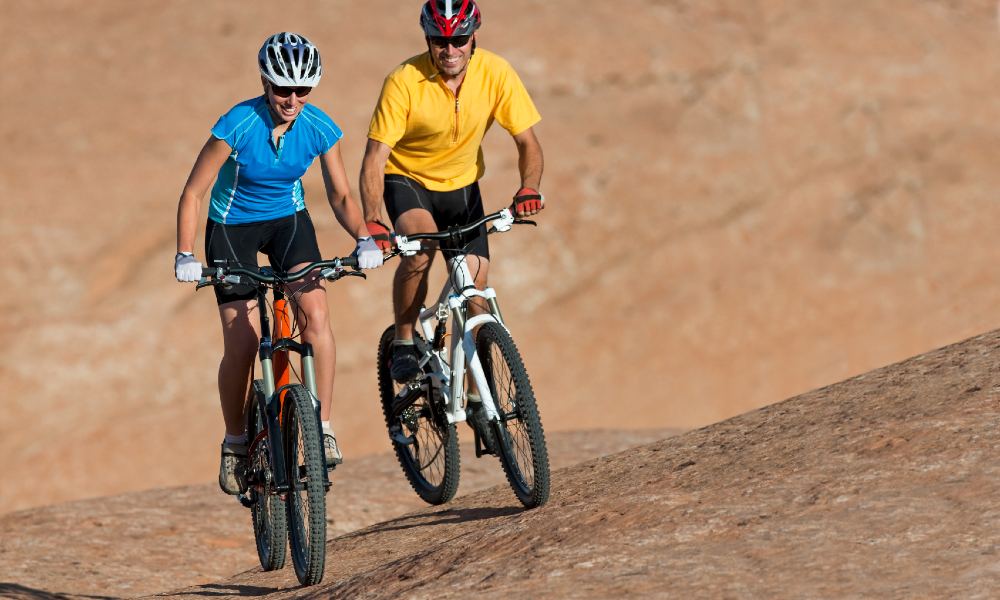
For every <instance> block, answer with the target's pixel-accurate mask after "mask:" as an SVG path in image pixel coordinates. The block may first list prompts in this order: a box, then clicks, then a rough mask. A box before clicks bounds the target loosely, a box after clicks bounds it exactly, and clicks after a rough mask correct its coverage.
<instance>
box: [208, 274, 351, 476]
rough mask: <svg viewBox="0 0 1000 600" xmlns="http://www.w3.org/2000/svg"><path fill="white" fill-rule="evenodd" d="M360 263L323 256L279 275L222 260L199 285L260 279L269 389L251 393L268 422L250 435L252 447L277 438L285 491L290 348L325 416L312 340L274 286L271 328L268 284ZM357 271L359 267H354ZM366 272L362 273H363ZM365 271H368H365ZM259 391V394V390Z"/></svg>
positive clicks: (275, 452) (276, 464)
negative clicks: (298, 334)
mask: <svg viewBox="0 0 1000 600" xmlns="http://www.w3.org/2000/svg"><path fill="white" fill-rule="evenodd" d="M346 266H355V267H356V266H357V261H356V259H354V258H353V257H351V258H349V259H344V258H339V259H334V260H330V261H319V262H316V263H313V264H311V265H309V266H307V267H306V268H304V269H302V270H301V271H299V272H297V273H295V274H291V275H290V276H288V277H287V278H286V279H283V280H281V279H278V278H276V277H275V276H274V272H273V271H271V270H270V269H269V268H265V269H262V270H260V271H259V272H254V271H248V270H246V269H243V268H240V267H228V266H220V267H214V268H211V267H210V268H205V269H203V270H202V280H201V281H200V282H199V283H198V288H199V289H200V288H201V287H203V286H205V285H212V284H213V282H216V283H218V282H222V283H239V282H241V281H242V280H241V277H248V278H249V279H250V280H251V281H254V282H255V283H254V285H255V287H256V291H257V312H258V316H259V319H260V345H259V349H258V356H259V359H260V367H261V380H262V384H263V390H262V391H263V394H262V395H261V396H259V397H254V398H252V399H250V401H251V402H258V403H259V404H260V409H261V413H262V414H264V415H266V418H267V426H266V428H265V430H264V431H262V432H261V433H260V434H259V435H258V436H257V437H256V438H255V439H253V440H249V443H250V452H253V449H254V447H256V446H257V444H259V443H261V442H262V441H263V439H264V438H265V437H266V438H267V439H269V440H270V441H271V443H269V444H268V450H269V452H268V455H269V459H270V466H271V470H272V475H273V477H274V483H275V489H276V490H277V491H278V492H280V493H283V492H287V491H288V490H289V482H288V475H287V473H286V470H285V466H286V463H285V456H284V448H283V444H282V443H281V442H282V440H283V436H282V434H281V418H282V417H281V415H282V414H283V411H282V408H283V403H284V396H285V391H286V390H287V389H288V388H289V387H290V386H291V385H292V383H291V375H290V370H291V369H290V366H289V361H288V354H289V352H295V353H297V354H298V355H299V356H300V357H301V361H302V364H301V368H302V371H301V372H302V384H303V385H304V386H305V388H306V389H307V390H308V391H309V394H310V396H311V397H312V401H313V408H314V410H315V411H316V421H317V423H318V422H319V421H320V403H319V396H318V394H317V391H316V371H315V364H314V358H313V349H312V346H311V345H310V344H308V343H305V342H301V343H300V342H296V341H295V340H294V339H292V338H291V315H290V310H289V306H288V301H287V300H286V299H285V297H284V294H283V293H282V292H281V290H279V289H278V288H277V286H275V287H274V304H273V308H274V313H275V323H274V329H273V330H272V328H271V320H270V318H269V316H268V303H267V290H268V289H269V287H268V286H267V285H265V284H268V283H269V284H275V283H279V282H281V281H284V282H291V281H297V280H299V279H301V278H303V277H304V276H305V275H306V274H307V273H309V272H311V271H312V270H313V269H314V268H320V267H324V269H323V271H322V273H321V276H322V277H324V278H327V279H329V278H330V276H331V275H332V276H334V279H332V280H335V279H336V278H339V277H338V276H337V275H338V274H339V273H344V271H343V267H346ZM350 274H355V273H350ZM358 275H360V273H358ZM361 276H362V277H363V275H361ZM254 396H256V395H255V394H254ZM323 483H324V486H325V487H327V488H329V486H330V479H329V475H328V473H327V472H326V471H325V470H324V472H323Z"/></svg>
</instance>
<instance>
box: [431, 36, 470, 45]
mask: <svg viewBox="0 0 1000 600" xmlns="http://www.w3.org/2000/svg"><path fill="white" fill-rule="evenodd" d="M471 39H472V36H471V35H454V36H452V37H443V36H432V37H431V38H430V40H431V45H432V46H434V47H435V48H446V47H447V46H448V44H451V45H452V46H454V47H455V48H464V47H465V45H466V44H468V43H469V40H471Z"/></svg>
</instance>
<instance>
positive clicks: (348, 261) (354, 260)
mask: <svg viewBox="0 0 1000 600" xmlns="http://www.w3.org/2000/svg"><path fill="white" fill-rule="evenodd" d="M340 265H341V266H343V267H352V268H354V269H357V268H358V257H357V256H354V255H351V256H345V257H344V258H342V259H340Z"/></svg>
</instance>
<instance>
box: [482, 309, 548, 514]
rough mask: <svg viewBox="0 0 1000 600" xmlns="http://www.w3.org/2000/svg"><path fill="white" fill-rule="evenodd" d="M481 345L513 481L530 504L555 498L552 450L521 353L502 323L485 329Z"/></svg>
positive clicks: (519, 495)
mask: <svg viewBox="0 0 1000 600" xmlns="http://www.w3.org/2000/svg"><path fill="white" fill-rule="evenodd" d="M476 351H477V352H478V354H479V361H480V362H481V363H482V366H483V373H484V375H485V376H486V381H487V382H489V386H490V395H492V396H493V402H494V403H495V404H496V409H497V412H498V413H499V414H500V419H499V420H498V421H496V422H494V423H493V425H494V427H495V428H496V434H497V435H496V438H497V440H498V441H499V442H500V443H499V446H500V462H501V464H502V465H503V470H504V472H505V473H506V474H507V481H509V482H510V486H511V488H512V489H513V490H514V494H516V495H517V499H518V500H520V501H521V503H522V504H523V505H524V506H525V507H527V508H534V507H536V506H541V505H542V504H545V502H546V501H548V499H549V455H548V450H547V449H546V447H545V432H544V431H543V430H542V420H541V417H539V415H538V406H537V404H536V403H535V393H534V391H532V389H531V382H530V381H529V380H528V372H527V371H526V370H525V368H524V362H523V361H522V360H521V354H520V353H519V352H518V351H517V346H515V345H514V340H513V339H511V337H510V334H509V333H507V330H506V329H505V328H504V327H503V326H502V325H500V324H499V323H486V324H485V325H483V326H482V327H481V328H480V329H479V334H478V335H477V336H476Z"/></svg>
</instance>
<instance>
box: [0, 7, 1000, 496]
mask: <svg viewBox="0 0 1000 600" xmlns="http://www.w3.org/2000/svg"><path fill="white" fill-rule="evenodd" d="M409 4H412V6H409ZM409 4H407V5H406V6H405V7H404V6H403V4H402V3H400V2H398V1H390V0H371V1H369V2H365V3H346V2H320V1H317V0H301V1H299V2H296V3H291V4H275V3H265V2H240V3H232V2H221V1H218V0H214V1H213V0H201V1H198V2H195V1H193V0H174V1H171V2H153V1H151V0H138V1H131V2H125V1H123V0H97V1H94V2H86V3H83V2H78V1H73V0H39V1H36V2H30V3H28V2H13V1H8V2H5V3H4V4H3V18H2V19H0V39H3V40H5V41H6V43H5V47H4V51H3V52H0V82H2V83H3V92H2V93H0V108H2V110H0V114H2V115H3V118H2V119H0V142H2V144H0V146H2V148H3V150H2V154H0V157H2V160H0V198H2V206H3V211H2V218H0V240H2V242H0V243H2V249H3V251H4V259H5V260H4V261H3V263H2V266H0V275H2V276H3V280H4V281H5V285H4V287H3V291H2V292H0V309H2V311H3V313H2V314H3V315H4V316H5V317H6V318H5V322H6V324H7V327H6V331H7V332H8V333H9V335H8V337H7V349H8V350H7V352H6V356H7V360H5V361H3V363H2V365H0V383H2V384H3V390H4V397H5V401H4V405H3V406H4V410H3V414H2V416H0V455H2V456H4V457H5V461H4V462H5V477H4V481H3V483H2V484H0V512H7V511H13V510H17V509H22V508H28V507H35V506H40V505H47V504H52V503H56V502H62V501H66V500H74V499H79V498H86V497H93V496H103V495H108V494H117V493H120V492H126V491H134V490H145V489H149V488H156V487H160V486H173V485H182V484H192V483H204V482H210V481H212V479H213V478H214V477H215V471H216V469H217V445H218V439H219V437H220V436H221V429H222V425H221V418H220V415H219V411H218V407H217V402H218V401H217V397H216V391H215V371H216V365H217V359H218V355H219V353H220V343H219V342H220V334H219V332H218V325H217V318H216V313H215V308H214V301H213V299H212V298H211V294H210V292H207V291H205V292H201V293H198V294H195V293H194V292H193V290H192V289H191V288H190V287H186V286H182V285H180V284H177V283H176V282H174V281H173V277H172V273H171V257H172V256H173V253H174V242H173V239H174V214H175V210H176V201H177V196H178V194H179V192H180V189H181V186H182V185H183V183H184V180H185V178H186V176H187V173H188V171H189V169H190V166H191V164H192V162H193V160H194V157H195V155H196V153H197V151H198V149H199V148H200V146H201V144H202V143H203V142H204V140H205V138H206V137H207V136H208V130H209V128H210V126H211V125H212V123H214V121H215V119H216V118H217V116H218V115H219V114H221V113H222V112H224V111H225V110H226V109H228V108H229V107H230V106H231V105H232V104H234V103H236V102H237V101H240V100H243V99H245V98H248V97H251V96H253V95H255V94H257V93H259V83H258V78H257V73H256V68H255V65H254V54H255V52H256V50H257V48H258V46H259V44H260V43H261V41H262V40H263V39H264V38H265V37H266V36H267V35H269V34H271V33H273V32H275V31H278V30H294V31H299V32H301V33H304V34H306V35H308V36H309V37H311V38H312V39H313V40H314V41H315V42H316V43H317V44H318V45H319V46H320V48H321V49H322V51H323V56H324V60H325V63H326V65H327V75H326V77H325V78H324V81H323V83H322V85H321V86H320V87H319V88H318V89H317V91H316V92H315V94H314V95H312V96H310V99H311V100H312V101H313V102H314V103H316V104H317V105H319V106H321V107H322V108H324V109H325V110H327V111H328V112H329V113H330V114H331V115H332V116H333V117H334V118H335V119H336V120H337V121H338V122H339V123H340V124H341V125H342V126H343V128H344V129H345V131H346V134H347V136H346V138H345V139H344V141H343V144H344V153H345V159H346V163H347V168H348V173H349V176H350V177H351V179H352V181H355V180H356V176H357V172H358V168H359V163H360V159H361V153H362V147H363V143H364V139H365V132H366V127H367V121H368V118H369V116H370V113H371V108H372V105H373V103H374V101H375V98H376V96H377V94H378V89H379V84H380V82H381V78H382V77H383V76H384V75H385V73H386V72H387V71H388V70H389V69H390V68H392V66H393V65H395V64H397V63H398V62H399V61H401V60H403V59H404V58H406V57H408V56H410V55H412V54H415V53H417V52H419V51H421V47H422V41H421V40H420V33H419V30H418V29H417V25H416V20H417V10H418V9H417V6H418V4H419V3H417V2H413V3H409ZM483 12H484V18H485V23H484V26H483V29H482V30H481V36H480V43H481V45H482V46H483V47H485V48H489V49H491V50H494V51H497V52H499V53H500V54H501V55H503V56H505V57H506V58H508V59H509V60H510V61H511V62H512V63H513V64H514V65H515V67H517V68H518V70H519V71H520V73H521V75H522V77H523V79H524V81H525V83H526V84H527V86H528V88H529V90H530V91H531V92H532V94H533V96H534V98H535V100H536V103H537V104H538V106H539V109H540V111H541V112H542V114H543V117H544V120H543V121H542V123H541V124H540V125H539V126H538V134H539V137H540V139H541V140H542V143H543V145H544V148H545V151H546V158H547V170H546V175H545V179H544V185H543V188H544V190H543V191H544V192H545V194H546V197H547V200H548V208H547V210H546V211H545V213H544V214H543V215H542V217H541V218H540V219H539V221H540V224H541V226H540V227H539V228H538V229H537V230H517V231H516V232H515V233H513V234H511V235H507V236H504V237H503V238H499V239H497V240H496V243H495V247H494V253H495V256H496V260H495V263H494V264H495V269H494V283H495V285H496V287H497V289H498V291H499V292H500V295H501V300H502V304H503V307H504V309H505V314H506V316H507V317H508V319H509V321H510V323H511V326H512V328H513V330H514V333H515V336H516V338H517V340H518V344H519V346H520V347H521V350H522V352H523V354H524V355H525V357H526V360H527V362H528V365H529V369H530V372H531V375H532V378H533V382H534V384H535V387H536V390H537V392H538V397H539V399H540V404H541V407H542V415H543V418H544V422H545V425H546V428H547V429H548V430H550V431H553V432H556V431H574V430H582V429H588V428H593V427H607V428H617V429H633V428H646V427H657V428H666V427H679V428H690V427H695V426H700V425H705V424H708V423H713V422H715V421H718V420H720V419H723V418H725V417H729V416H732V415H736V414H739V413H743V412H745V411H747V410H749V409H752V408H755V407H759V406H762V405H766V404H769V403H772V402H775V401H778V400H781V399H783V398H786V397H789V396H792V395H794V394H796V393H799V392H803V391H806V390H810V389H813V388H816V387H818V386H821V385H825V384H828V383H832V382H835V381H839V380H842V379H844V378H846V377H848V376H851V375H855V374H858V373H862V372H865V371H868V370H869V369H872V368H874V367H877V366H880V365H884V364H887V363H889V362H893V361H895V360H898V359H902V358H904V357H908V356H912V355H914V354H918V353H920V352H923V351H926V350H928V349H930V348H934V347H938V346H941V345H944V344H946V343H950V342H953V341H957V340H960V339H964V338H966V337H968V336H971V335H973V334H976V333H980V332H982V331H986V330H989V329H992V328H994V327H996V326H997V321H998V318H997V317H998V312H997V310H996V309H995V308H994V305H995V296H996V294H995V284H994V279H995V273H996V265H997V264H998V262H1000V260H998V259H1000V250H998V246H997V245H996V244H995V243H993V240H994V237H995V232H996V231H997V230H998V225H1000V217H998V214H1000V213H998V211H997V204H998V194H997V191H996V190H997V189H1000V171H998V170H997V169H996V167H995V166H996V165H997V164H998V162H1000V144H997V142H996V140H997V139H998V137H1000V105H998V103H997V102H996V101H995V95H996V91H997V89H998V84H1000V66H998V65H1000V62H998V59H1000V43H998V30H997V15H996V5H995V3H993V2H991V1H989V2H988V1H986V0H967V1H964V2H953V1H948V0H938V1H931V0H883V1H880V2H865V1H861V0H845V1H840V2H831V1H829V0H827V1H823V0H799V1H797V2H790V1H782V0H759V1H756V2H737V1H734V0H703V1H700V2H688V1H686V0H673V1H671V0H624V1H622V2H615V3H596V2H586V3H580V2H570V1H568V0H552V1H550V2H546V3H535V2H527V1H522V0H507V1H505V2H498V1H490V0H483ZM486 146H487V148H486V152H487V163H488V174H487V177H486V179H485V180H484V181H483V187H484V192H485V194H486V197H487V204H488V208H498V207H500V206H502V205H503V204H504V203H505V202H506V200H505V199H506V198H508V197H509V195H510V194H511V193H512V191H513V190H514V188H515V187H516V183H517V182H516V174H515V173H516V170H515V165H516V153H515V152H514V148H513V144H512V143H511V142H510V141H509V138H508V137H507V136H506V134H504V132H503V131H502V130H498V131H494V132H492V133H491V134H490V135H489V136H488V138H487V142H486ZM306 186H307V194H308V198H309V201H310V202H311V205H312V206H313V212H314V214H315V215H316V217H317V219H316V220H317V221H318V222H319V229H320V236H321V239H320V244H321V247H322V248H323V249H324V251H325V252H326V253H328V254H343V253H346V252H348V251H349V250H350V249H351V242H350V240H349V239H348V238H347V237H346V236H345V235H344V234H343V232H342V231H340V230H339V228H338V227H337V226H336V225H335V224H334V222H333V219H332V218H331V216H330V214H329V212H328V211H327V210H325V209H324V207H323V202H322V187H321V184H320V182H319V177H318V170H317V172H314V173H310V175H309V177H308V179H307V181H306ZM390 279H391V272H390V269H385V270H384V271H381V272H377V273H373V274H372V275H371V277H370V278H369V280H368V281H367V282H361V281H354V280H348V281H344V282H341V283H338V284H336V285H335V286H334V289H333V290H332V293H331V295H330V303H331V308H332V310H333V311H334V314H335V317H334V318H335V332H336V334H337V336H338V342H339V348H340V363H339V367H338V368H339V371H338V377H339V379H338V392H337V394H338V395H337V400H336V411H337V412H336V415H337V417H336V418H337V426H338V431H339V433H340V437H341V441H342V443H343V446H344V448H345V452H346V454H347V457H348V460H350V459H352V458H355V457H358V458H360V457H361V456H363V455H366V454H371V453H378V452H384V451H385V450H386V449H387V448H388V444H387V442H386V440H385V434H384V432H383V429H382V427H381V425H380V416H379V414H378V410H377V405H376V397H375V382H374V368H373V361H374V354H375V343H376V340H377V339H378V335H379V334H380V333H381V331H382V329H383V328H384V326H385V325H386V324H387V322H388V319H389V300H388V295H387V294H388V292H389V289H390Z"/></svg>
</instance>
